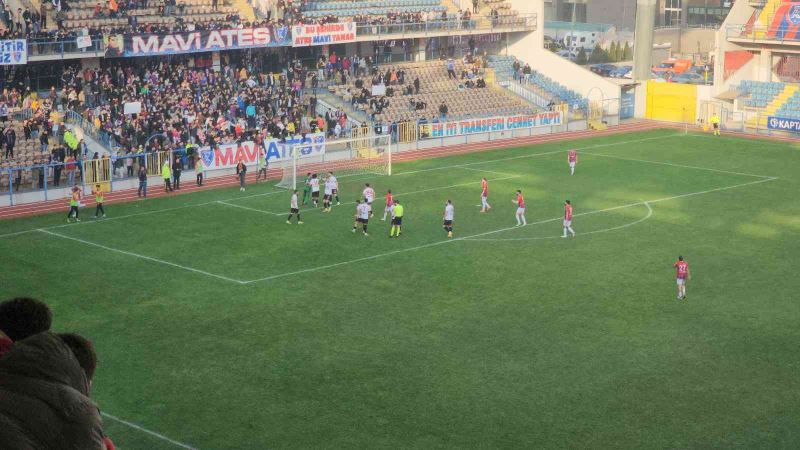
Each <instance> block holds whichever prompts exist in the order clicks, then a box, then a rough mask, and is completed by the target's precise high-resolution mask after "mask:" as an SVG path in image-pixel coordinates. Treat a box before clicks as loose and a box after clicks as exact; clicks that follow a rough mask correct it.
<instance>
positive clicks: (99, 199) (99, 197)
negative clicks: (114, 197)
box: [92, 184, 106, 219]
mask: <svg viewBox="0 0 800 450" xmlns="http://www.w3.org/2000/svg"><path fill="white" fill-rule="evenodd" d="M92 195H94V201H95V203H97V207H96V208H95V210H94V218H95V219H97V218H98V217H100V214H103V218H104V219H105V218H106V209H105V208H103V203H104V202H105V196H104V195H103V189H102V187H101V186H100V185H99V184H96V185H95V186H94V189H92Z"/></svg>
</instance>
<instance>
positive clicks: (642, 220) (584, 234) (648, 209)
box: [465, 202, 653, 242]
mask: <svg viewBox="0 0 800 450" xmlns="http://www.w3.org/2000/svg"><path fill="white" fill-rule="evenodd" d="M644 206H646V207H647V215H646V216H644V217H642V218H641V219H637V220H635V221H633V222H630V223H626V224H623V225H618V226H616V227H611V228H603V229H602V230H594V231H587V232H585V233H578V235H577V236H575V237H578V236H587V235H591V234H600V233H609V232H611V231H616V230H622V229H625V228H630V227H632V226H635V225H638V224H640V223H642V222H644V221H646V220H648V219H649V218H651V217H653V207H652V206H650V202H644ZM594 212H598V211H592V212H586V213H583V215H587V214H592V213H594ZM575 215H576V216H579V215H581V214H575ZM562 237H564V236H561V235H559V236H545V237H527V238H505V239H504V238H496V239H480V238H475V239H469V238H467V239H465V241H467V242H487V241H489V242H504V241H543V240H547V239H558V238H562Z"/></svg>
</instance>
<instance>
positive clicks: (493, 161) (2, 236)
mask: <svg viewBox="0 0 800 450" xmlns="http://www.w3.org/2000/svg"><path fill="white" fill-rule="evenodd" d="M680 136H684V134H683V133H680V134H668V135H665V136H654V137H649V138H642V139H631V140H628V141H620V142H615V143H608V144H596V145H590V146H587V147H581V148H577V149H576V150H587V149H592V148H602V147H615V146H620V145H625V144H635V143H639V142H647V141H653V140H660V139H668V138H673V137H680ZM567 142H568V141H567ZM543 145H547V143H544V144H543ZM563 152H564V150H554V151H550V152H542V153H532V154H527V155H520V156H511V157H507V158H497V159H490V160H487V161H477V162H472V163H466V164H453V165H448V166H441V167H433V168H430V169H421V170H412V171H408V172H398V173H395V174H394V175H392V176H399V175H414V174H417V173H424V172H431V171H435V170H445V169H455V168H465V167H467V166H475V165H479V164H491V163H496V162H503V161H513V160H517V159H523V158H534V157H538V156H548V155H555V154H558V153H563ZM446 157H447V156H444V157H442V158H446ZM434 159H439V158H434ZM286 192H287V191H285V190H280V191H270V192H265V193H262V194H252V195H245V196H240V197H235V198H228V199H224V200H212V201H208V202H203V203H196V204H192V205H183V206H176V207H173V208H164V209H157V210H154V211H147V212H141V213H134V214H126V215H124V216H117V217H111V218H108V219H105V220H103V222H108V221H109V220H121V219H127V218H131V217H140V216H147V215H151V214H157V213H162V212H169V211H176V210H180V209H185V208H194V207H197V206H207V205H212V204H215V203H218V202H220V201H224V202H232V201H236V200H244V199H248V198H255V197H266V196H270V195H277V194H285V193H286ZM273 214H275V213H273ZM89 223H95V222H77V223H71V224H66V225H55V226H52V227H45V228H41V227H38V228H31V229H30V230H22V231H16V232H13V233H6V234H0V238H4V237H14V236H19V235H23V234H27V233H34V232H38V231H40V230H55V229H58V228H64V227H71V226H78V225H85V224H89Z"/></svg>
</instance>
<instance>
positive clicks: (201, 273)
mask: <svg viewBox="0 0 800 450" xmlns="http://www.w3.org/2000/svg"><path fill="white" fill-rule="evenodd" d="M37 231H38V232H40V233H44V234H47V235H50V236H55V237H58V238H61V239H66V240H70V241H75V242H79V243H81V244H84V245H89V246H91V247H97V248H99V249H102V250H105V251H107V252H112V253H119V254H122V255H127V256H132V257H134V258H139V259H143V260H145V261H150V262H154V263H158V264H163V265H165V266H170V267H175V268H177V269H182V270H185V271H188V272H194V273H197V274H200V275H205V276H207V277H212V278H217V279H220V280H224V281H229V282H231V283H236V284H244V283H243V282H242V281H241V280H236V279H234V278H229V277H226V276H223V275H217V274H215V273H211V272H206V271H205V270H200V269H195V268H194V267H187V266H182V265H180V264H176V263H173V262H169V261H164V260H163V259H158V258H153V257H151V256H146V255H140V254H138V253H133V252H129V251H126V250H120V249H118V248H113V247H108V246H105V245H102V244H98V243H96V242H91V241H86V240H83V239H79V238H76V237H72V236H67V235H65V234H61V233H56V232H54V231H49V230H45V229H44V228H40V229H38V230H37Z"/></svg>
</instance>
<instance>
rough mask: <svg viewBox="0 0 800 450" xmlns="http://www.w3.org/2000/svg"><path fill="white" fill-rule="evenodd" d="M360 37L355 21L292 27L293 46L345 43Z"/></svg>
mask: <svg viewBox="0 0 800 450" xmlns="http://www.w3.org/2000/svg"><path fill="white" fill-rule="evenodd" d="M356 37H358V33H357V31H356V24H355V22H344V23H326V24H324V25H297V26H294V27H292V46H293V47H310V46H312V45H330V44H343V43H345V42H354V41H355V40H356Z"/></svg>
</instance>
